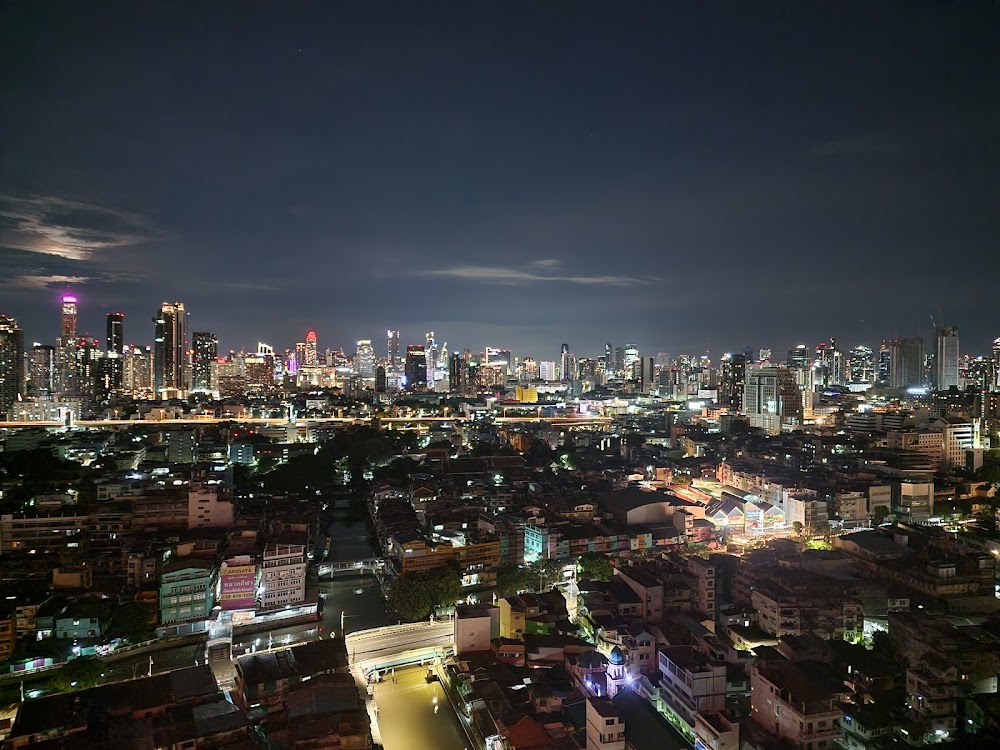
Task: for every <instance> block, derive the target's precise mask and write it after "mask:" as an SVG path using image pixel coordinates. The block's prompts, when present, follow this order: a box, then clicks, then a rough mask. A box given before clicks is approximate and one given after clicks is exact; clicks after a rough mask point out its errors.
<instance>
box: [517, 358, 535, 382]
mask: <svg viewBox="0 0 1000 750" xmlns="http://www.w3.org/2000/svg"><path fill="white" fill-rule="evenodd" d="M521 379H522V380H524V381H527V382H529V383H530V382H531V381H532V380H538V363H537V362H536V361H535V360H534V358H533V357H525V358H524V360H523V361H522V362H521Z"/></svg>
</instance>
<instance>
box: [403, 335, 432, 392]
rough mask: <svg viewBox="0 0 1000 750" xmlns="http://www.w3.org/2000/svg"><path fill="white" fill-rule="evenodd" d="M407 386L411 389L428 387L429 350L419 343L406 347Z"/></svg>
mask: <svg viewBox="0 0 1000 750" xmlns="http://www.w3.org/2000/svg"><path fill="white" fill-rule="evenodd" d="M405 372H406V387H407V388H409V389H410V390H415V389H419V388H426V387H427V351H426V350H425V349H424V347H422V346H420V345H419V344H410V345H409V346H407V347H406V367H405Z"/></svg>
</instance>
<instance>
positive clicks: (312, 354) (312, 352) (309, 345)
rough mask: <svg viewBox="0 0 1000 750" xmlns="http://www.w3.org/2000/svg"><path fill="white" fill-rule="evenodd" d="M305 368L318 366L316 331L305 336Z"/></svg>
mask: <svg viewBox="0 0 1000 750" xmlns="http://www.w3.org/2000/svg"><path fill="white" fill-rule="evenodd" d="M303 364H305V365H306V366H307V367H315V366H316V365H318V364H319V355H318V353H317V351H316V331H309V333H307V334H306V350H305V362H304V363H303Z"/></svg>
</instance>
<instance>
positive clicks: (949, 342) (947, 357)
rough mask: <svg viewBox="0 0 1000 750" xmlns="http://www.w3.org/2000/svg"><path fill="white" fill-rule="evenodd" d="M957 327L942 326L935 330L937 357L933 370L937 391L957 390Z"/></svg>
mask: <svg viewBox="0 0 1000 750" xmlns="http://www.w3.org/2000/svg"><path fill="white" fill-rule="evenodd" d="M958 357H959V351H958V327H957V326H943V327H941V328H938V329H937V355H936V356H935V357H934V369H935V371H936V372H937V378H936V379H935V385H936V386H937V389H938V390H939V391H946V390H948V389H949V388H958Z"/></svg>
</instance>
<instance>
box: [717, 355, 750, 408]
mask: <svg viewBox="0 0 1000 750" xmlns="http://www.w3.org/2000/svg"><path fill="white" fill-rule="evenodd" d="M721 370H722V372H721V375H720V378H719V381H720V382H719V403H720V404H722V405H723V406H728V407H729V409H730V410H732V411H734V412H739V411H741V410H742V409H743V389H744V387H745V386H746V378H747V360H746V357H744V356H743V355H742V354H724V355H723V356H722V363H721Z"/></svg>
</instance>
